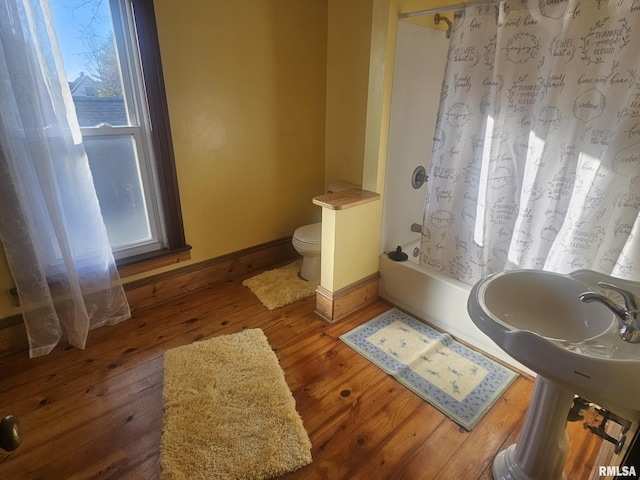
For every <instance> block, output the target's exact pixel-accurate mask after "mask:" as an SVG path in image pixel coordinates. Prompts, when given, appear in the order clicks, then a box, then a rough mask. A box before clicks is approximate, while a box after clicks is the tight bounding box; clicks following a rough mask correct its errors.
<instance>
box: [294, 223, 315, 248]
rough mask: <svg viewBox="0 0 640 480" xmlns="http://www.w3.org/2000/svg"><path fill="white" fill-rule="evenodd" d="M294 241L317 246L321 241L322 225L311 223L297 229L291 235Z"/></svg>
mask: <svg viewBox="0 0 640 480" xmlns="http://www.w3.org/2000/svg"><path fill="white" fill-rule="evenodd" d="M293 236H294V237H295V238H296V240H298V241H300V242H303V243H315V244H319V243H320V241H321V239H322V223H312V224H311V225H305V226H303V227H299V228H297V229H296V231H295V232H294V233H293Z"/></svg>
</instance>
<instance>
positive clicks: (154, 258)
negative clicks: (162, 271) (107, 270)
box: [116, 245, 191, 278]
mask: <svg viewBox="0 0 640 480" xmlns="http://www.w3.org/2000/svg"><path fill="white" fill-rule="evenodd" d="M190 259H191V246H190V245H186V246H184V247H182V248H177V249H172V250H170V249H165V250H159V251H156V252H149V253H143V254H141V255H135V256H133V257H128V258H123V259H121V260H117V261H116V265H117V266H118V273H119V274H120V277H121V278H125V277H130V276H132V275H137V274H139V273H144V272H148V271H150V270H155V269H156V268H160V267H166V266H168V265H174V264H176V263H180V262H184V261H186V260H190Z"/></svg>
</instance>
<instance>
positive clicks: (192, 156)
mask: <svg viewBox="0 0 640 480" xmlns="http://www.w3.org/2000/svg"><path fill="white" fill-rule="evenodd" d="M154 5H155V9H156V19H157V26H158V34H159V38H160V50H161V56H162V62H163V70H164V76H165V83H166V94H167V100H168V103H169V117H170V121H171V129H172V139H173V145H174V151H175V159H176V168H177V172H178V183H179V189H180V197H181V202H182V212H183V217H184V227H185V234H186V239H187V242H188V243H189V244H190V245H191V246H192V247H193V249H192V251H191V257H192V260H191V262H192V263H193V262H197V261H202V260H206V259H210V258H215V257H218V256H220V255H223V254H226V253H229V252H233V251H237V250H241V249H243V248H247V247H250V246H254V245H258V244H261V243H265V242H269V241H272V240H276V239H279V238H283V237H286V236H289V235H291V234H292V233H293V231H294V230H295V228H296V227H298V226H300V225H304V224H306V223H311V222H317V221H320V218H321V212H320V208H319V207H316V206H314V205H313V204H312V202H311V200H312V198H313V197H314V196H317V195H320V194H322V193H323V192H324V157H325V153H324V149H325V106H326V105H325V98H326V70H327V53H326V52H327V10H328V6H327V1H326V0H313V1H300V0H260V1H255V0H185V1H182V2H176V1H175V0H155V1H154ZM0 257H1V258H0V318H4V317H7V316H11V315H15V314H17V313H19V309H17V308H15V307H14V306H13V300H12V298H11V297H10V295H9V292H8V291H9V289H10V288H11V287H13V286H14V284H13V280H12V278H11V275H10V273H9V270H8V268H7V266H6V263H5V261H4V260H5V259H4V255H2V253H1V252H0ZM178 266H181V265H178ZM174 268H175V267H174ZM163 270H168V268H165V269H163ZM151 273H157V272H149V273H147V274H145V275H139V276H138V277H140V276H147V275H150V274H151Z"/></svg>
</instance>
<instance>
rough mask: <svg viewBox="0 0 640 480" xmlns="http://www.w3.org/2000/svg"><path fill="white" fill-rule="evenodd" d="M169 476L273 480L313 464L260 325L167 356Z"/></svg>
mask: <svg viewBox="0 0 640 480" xmlns="http://www.w3.org/2000/svg"><path fill="white" fill-rule="evenodd" d="M163 403H164V419H163V427H162V441H161V449H160V452H161V454H160V463H161V466H162V477H161V478H162V479H163V480H178V479H180V480H199V479H203V480H204V479H207V480H210V479H224V480H231V479H255V480H257V479H267V478H272V477H274V476H278V475H283V474H285V473H287V472H292V471H294V470H297V469H299V468H301V467H303V466H305V465H308V464H309V463H311V441H310V440H309V436H308V434H307V432H306V430H305V429H304V426H303V424H302V419H301V418H300V415H299V414H298V412H297V411H296V405H295V399H294V398H293V395H292V394H291V391H290V390H289V387H288V385H287V383H286V381H285V378H284V373H283V371H282V369H281V368H280V364H279V363H278V358H277V357H276V355H275V353H274V352H273V350H272V349H271V347H270V346H269V343H268V341H267V337H266V336H265V334H264V332H263V331H262V330H260V329H250V330H245V331H243V332H240V333H236V334H232V335H221V336H219V337H215V338H212V339H209V340H204V341H201V342H195V343H193V344H191V345H185V346H182V347H177V348H174V349H171V350H169V351H167V352H166V353H165V355H164V388H163Z"/></svg>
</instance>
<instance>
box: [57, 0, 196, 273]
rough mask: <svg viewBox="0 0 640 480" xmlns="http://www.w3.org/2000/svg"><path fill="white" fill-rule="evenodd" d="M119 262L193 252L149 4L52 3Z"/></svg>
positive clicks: (105, 0) (136, 0) (128, 0)
mask: <svg viewBox="0 0 640 480" xmlns="http://www.w3.org/2000/svg"><path fill="white" fill-rule="evenodd" d="M51 5H52V9H53V13H54V18H55V28H56V33H57V36H58V43H59V45H60V49H61V51H62V56H63V59H64V63H65V69H66V71H67V76H68V79H67V80H68V81H69V86H70V90H71V95H72V98H73V101H74V104H75V107H76V114H77V118H78V123H79V125H80V129H81V132H82V136H83V143H84V145H85V150H86V152H87V156H88V158H89V164H90V167H91V171H92V174H93V180H94V185H95V188H96V193H97V195H98V200H99V202H100V208H101V210H102V215H103V218H104V221H105V225H106V227H107V233H108V235H109V242H110V244H111V247H112V250H113V252H114V256H115V257H116V259H117V260H118V264H119V265H124V264H127V263H132V262H136V261H138V260H141V259H146V258H149V257H155V256H157V255H164V254H166V253H168V252H178V251H185V250H188V246H187V245H186V244H185V239H184V233H183V229H182V218H181V213H180V204H179V197H178V190H177V180H176V175H175V165H174V159H173V149H172V145H171V134H170V130H169V122H168V114H167V106H166V99H165V96H164V84H163V79H162V71H161V65H160V55H159V49H158V39H157V32H156V29H155V15H154V11H153V3H152V1H151V0H51Z"/></svg>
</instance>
